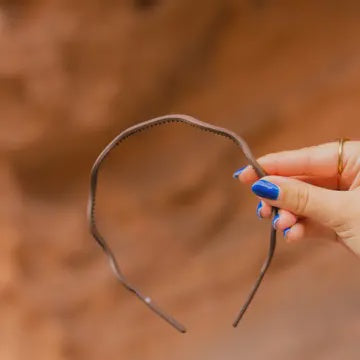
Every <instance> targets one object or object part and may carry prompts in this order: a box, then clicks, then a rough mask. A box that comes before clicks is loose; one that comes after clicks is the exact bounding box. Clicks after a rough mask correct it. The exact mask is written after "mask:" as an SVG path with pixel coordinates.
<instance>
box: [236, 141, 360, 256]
mask: <svg viewBox="0 0 360 360" xmlns="http://www.w3.org/2000/svg"><path fill="white" fill-rule="evenodd" d="M338 149H339V144H338V142H332V143H327V144H322V145H318V146H312V147H307V148H303V149H299V150H292V151H283V152H279V153H271V154H267V155H265V156H263V157H261V158H259V159H258V162H259V164H260V165H261V166H262V167H263V168H264V170H265V171H266V172H267V173H268V174H271V175H269V176H265V177H263V178H262V179H260V180H259V178H258V176H257V175H256V173H255V171H254V169H253V168H252V167H251V166H250V165H249V166H246V167H244V168H241V169H239V170H238V171H236V172H235V173H234V177H235V178H238V179H239V180H240V181H241V182H243V183H245V184H253V185H252V191H253V192H254V193H255V194H256V195H257V196H259V198H260V203H259V205H258V208H257V214H258V216H259V217H261V218H270V217H271V207H272V206H275V207H278V208H279V209H280V210H279V214H278V216H277V217H275V218H274V220H273V226H274V227H275V228H276V229H278V230H282V231H283V233H284V236H285V238H286V240H287V241H295V240H299V239H302V238H305V237H318V238H320V237H321V238H326V239H329V240H336V241H341V242H343V243H344V244H345V245H346V246H347V247H348V248H349V249H351V250H352V251H353V252H354V253H356V254H357V255H358V256H360V141H347V142H345V143H344V148H343V172H342V174H341V175H339V174H338ZM338 190H341V191H338Z"/></svg>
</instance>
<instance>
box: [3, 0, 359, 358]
mask: <svg viewBox="0 0 360 360" xmlns="http://www.w3.org/2000/svg"><path fill="white" fill-rule="evenodd" d="M359 38H360V4H359V2H358V1H328V0H327V1H325V0H324V1H311V0H308V1H301V0H296V1H266V0H246V1H245V0H244V1H237V0H206V1H204V0H198V1H193V0H191V1H190V0H165V1H164V0H120V1H113V0H102V1H100V0H86V1H85V0H81V1H80V0H79V1H73V0H71V1H70V0H33V1H23V0H8V1H6V0H2V1H0V54H1V55H0V119H1V120H0V121H1V133H0V186H1V207H0V209H1V217H0V225H1V241H0V319H1V320H0V358H1V359H3V360H18V359H27V360H32V359H36V360H42V359H46V360H49V359H53V360H60V359H61V360H62V359H70V360H78V359H86V360H95V359H97V360H98V359H106V360H112V359H124V360H125V359H126V360H127V359H129V360H140V359H141V360H155V359H156V360H162V359H175V360H177V359H188V360H195V359H196V360H200V359H207V360H212V359H226V360H235V359H240V358H241V359H264V358H265V357H266V358H267V359H269V360H270V359H277V360H279V359H293V360H296V359H299V360H300V359H301V360H302V359H305V358H306V359H317V360H320V359H326V360H331V359H358V358H359V353H360V347H359V336H360V282H359V278H360V266H359V263H358V261H357V260H356V259H355V258H354V257H352V256H351V255H349V254H348V253H347V252H346V251H345V250H344V249H342V248H341V247H340V246H336V245H328V244H323V243H319V242H317V241H316V240H312V241H307V242H304V243H301V244H292V245H286V244H285V243H284V241H283V240H282V237H281V236H280V237H279V249H278V252H277V254H276V256H275V258H274V262H273V266H272V268H271V270H270V272H269V273H268V275H267V276H266V279H265V281H264V283H263V286H262V287H261V289H260V291H259V293H258V295H257V297H256V298H255V301H254V303H253V304H252V306H251V308H250V309H249V312H248V313H247V314H246V316H245V318H244V319H243V322H242V323H241V324H240V325H239V327H238V328H237V329H233V328H232V326H231V323H232V321H233V319H234V316H235V315H236V314H237V312H238V310H239V307H240V305H241V303H242V301H243V300H244V298H245V296H246V294H247V292H248V290H249V288H250V286H251V284H252V282H253V280H254V279H255V277H256V276H257V273H258V270H259V268H260V266H261V263H262V261H263V259H264V257H265V254H266V251H267V245H268V243H267V242H268V232H269V226H270V224H269V223H268V222H267V221H265V220H264V221H260V220H258V219H257V218H256V215H255V207H256V203H257V202H256V198H255V197H254V196H253V195H252V194H251V192H250V191H249V189H248V188H246V187H245V186H241V185H240V184H239V183H238V182H237V181H235V180H233V179H232V173H233V172H234V171H235V170H236V169H237V168H238V167H240V166H242V165H244V164H245V160H244V158H243V157H242V155H241V152H240V151H239V150H238V149H237V148H236V147H234V146H233V145H232V144H231V143H228V142H227V141H226V140H224V139H221V138H217V137H216V136H215V137H214V136H211V135H209V134H204V133H202V132H199V131H197V130H195V129H192V128H188V127H186V126H183V125H179V124H175V125H169V126H168V127H164V128H156V129H154V130H152V131H149V132H146V133H142V134H141V135H139V137H136V138H131V139H129V140H128V141H127V142H125V143H123V144H122V145H121V146H119V147H118V148H117V150H116V151H115V152H114V153H113V155H112V156H111V158H110V159H109V161H107V162H106V166H104V168H103V173H101V178H100V184H99V186H100V187H99V203H98V206H99V208H98V219H99V226H100V227H101V231H102V232H103V233H104V234H105V236H106V237H107V238H108V239H109V241H110V242H111V244H112V246H113V247H114V249H115V251H116V254H117V256H118V257H119V261H120V263H121V264H122V268H123V271H124V272H125V273H126V274H127V275H128V276H129V278H130V279H131V280H132V281H133V282H135V283H136V284H138V285H139V287H140V288H142V289H144V291H145V293H146V294H149V295H151V296H152V297H153V298H154V299H156V301H157V302H158V303H159V304H161V305H162V307H163V308H164V309H166V310H167V311H169V312H170V313H172V314H173V315H174V316H176V317H177V318H178V319H179V320H181V321H182V322H183V323H185V324H186V326H187V327H188V328H189V332H188V333H187V334H186V335H181V334H179V333H177V332H176V331H174V330H173V329H172V328H171V327H169V326H168V325H167V324H166V323H165V322H164V321H162V320H161V319H159V318H157V317H156V316H154V314H153V313H151V312H150V311H149V310H148V309H147V308H146V307H145V306H144V305H143V304H142V303H140V302H139V301H138V300H137V299H136V298H135V297H134V296H132V295H131V294H130V293H128V292H126V291H125V290H124V289H123V288H122V287H121V286H120V285H119V284H118V283H117V282H116V280H115V278H114V276H113V274H112V273H111V271H110V269H109V267H108V264H107V261H106V259H105V257H104V256H103V254H102V252H101V250H100V248H98V246H97V245H96V244H95V242H94V241H93V239H92V238H91V236H90V235H89V233H88V230H87V223H86V218H85V210H86V201H87V193H88V185H89V184H88V176H89V171H90V168H91V165H92V163H93V161H94V160H95V158H96V156H97V154H98V153H99V152H100V151H101V150H102V148H103V147H104V146H105V145H106V144H107V143H108V142H109V141H110V140H111V139H112V138H113V137H114V136H115V135H116V134H118V133H119V132H120V131H121V130H122V129H124V128H125V127H127V126H130V125H132V124H134V123H136V122H139V121H143V120H145V119H148V118H150V117H153V116H158V115H162V114H165V113H175V112H176V113H187V114H191V115H194V116H197V117H199V118H200V119H202V120H204V121H208V122H211V123H214V124H217V125H220V126H225V127H228V128H230V129H232V130H234V131H236V132H237V133H239V134H241V135H243V136H244V137H245V138H246V139H247V141H248V142H249V144H250V146H251V148H252V149H253V151H254V153H255V155H256V156H260V155H263V154H265V153H267V152H274V151H279V150H284V149H293V148H297V147H303V146H308V145H312V144H317V143H322V142H326V141H332V140H333V139H336V138H337V137H340V136H348V137H351V138H353V139H356V138H357V139H359V137H360V123H359V122H360V120H359V119H360V102H359V99H360V44H359ZM339 211H341V209H339Z"/></svg>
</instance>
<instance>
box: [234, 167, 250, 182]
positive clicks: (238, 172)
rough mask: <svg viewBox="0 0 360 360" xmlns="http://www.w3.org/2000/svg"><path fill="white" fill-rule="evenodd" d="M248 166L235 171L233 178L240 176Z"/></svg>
mask: <svg viewBox="0 0 360 360" xmlns="http://www.w3.org/2000/svg"><path fill="white" fill-rule="evenodd" d="M246 167H247V165H245V166H243V167H241V168H240V169H239V170H236V171H235V172H234V173H233V178H234V179H237V178H238V177H239V175H240V174H241V173H242V172H243V171H244V170H245V168H246Z"/></svg>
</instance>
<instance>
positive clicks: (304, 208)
mask: <svg viewBox="0 0 360 360" xmlns="http://www.w3.org/2000/svg"><path fill="white" fill-rule="evenodd" d="M252 191H253V192H254V193H255V194H256V195H258V196H260V197H261V198H262V199H263V200H264V201H265V202H267V203H268V204H270V205H272V206H275V207H278V208H281V209H285V210H288V211H291V212H292V213H294V214H295V215H299V216H304V217H307V218H311V219H313V220H315V221H317V222H319V223H320V224H322V225H325V226H328V227H330V228H332V229H333V230H337V228H338V227H340V226H342V225H343V224H344V223H345V219H343V217H344V216H343V214H344V209H346V207H343V205H345V200H346V199H345V197H344V194H345V192H342V191H334V190H328V189H325V188H321V187H317V186H314V185H311V184H308V183H305V182H303V181H300V180H297V179H292V178H288V177H281V176H266V177H263V178H262V179H260V180H258V181H257V182H255V183H254V184H253V186H252Z"/></svg>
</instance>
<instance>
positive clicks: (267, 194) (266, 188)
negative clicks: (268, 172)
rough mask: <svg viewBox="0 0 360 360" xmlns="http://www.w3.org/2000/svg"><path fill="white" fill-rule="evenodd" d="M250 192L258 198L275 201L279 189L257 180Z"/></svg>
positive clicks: (265, 181)
mask: <svg viewBox="0 0 360 360" xmlns="http://www.w3.org/2000/svg"><path fill="white" fill-rule="evenodd" d="M251 190H252V191H253V192H254V193H255V194H256V195H258V196H261V197H263V198H266V199H270V200H276V199H277V198H278V197H279V191H280V189H279V187H278V186H277V185H275V184H273V183H271V182H270V181H267V180H258V181H257V182H256V183H255V184H253V186H252V187H251Z"/></svg>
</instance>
